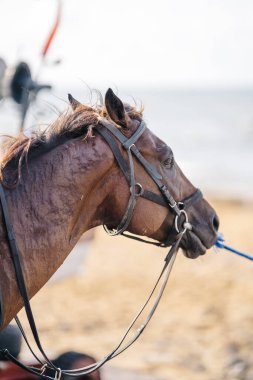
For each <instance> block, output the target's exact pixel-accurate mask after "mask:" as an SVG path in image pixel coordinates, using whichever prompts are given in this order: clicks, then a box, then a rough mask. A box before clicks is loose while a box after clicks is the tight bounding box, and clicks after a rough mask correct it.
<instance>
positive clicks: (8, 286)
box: [0, 89, 218, 328]
mask: <svg viewBox="0 0 253 380" xmlns="http://www.w3.org/2000/svg"><path fill="white" fill-rule="evenodd" d="M70 100H71V105H72V109H73V112H71V113H66V114H64V115H62V116H60V117H59V118H58V119H57V120H56V122H55V123H53V124H52V125H51V126H50V127H48V128H47V129H46V130H45V131H43V132H37V134H35V135H33V136H32V137H30V138H28V137H25V136H19V137H18V138H12V139H11V140H10V142H9V144H8V145H7V146H6V147H5V151H4V155H3V158H2V163H1V177H2V178H1V179H2V183H3V185H4V187H5V193H6V198H7V204H8V207H9V212H10V216H11V221H12V224H13V229H14V232H15V235H16V240H17V246H18V248H19V251H20V257H21V263H22V266H23V270H24V276H25V281H26V285H27V290H28V294H29V298H31V297H33V296H34V295H35V294H36V292H37V291H38V290H39V289H40V288H41V287H42V286H43V285H44V284H45V283H46V282H47V281H48V279H49V278H50V277H51V276H52V275H53V273H54V272H55V271H56V270H57V268H59V266H60V265H61V264H62V263H63V261H64V259H65V258H66V256H67V255H68V254H69V253H70V251H71V250H72V248H73V247H74V246H75V244H76V243H77V241H78V239H79V238H80V236H81V235H82V234H83V233H84V232H85V231H88V230H89V229H91V228H93V227H95V226H99V225H102V224H105V225H108V226H111V227H113V226H117V225H118V224H119V223H120V221H121V219H122V215H123V214H124V212H125V209H126V205H127V203H128V199H129V194H130V193H129V185H128V183H127V181H126V178H125V176H124V174H123V173H122V171H121V169H120V168H119V166H118V164H117V162H116V160H115V158H114V155H113V154H112V151H111V149H110V147H109V146H108V144H107V143H106V141H105V140H104V139H103V137H102V136H101V135H100V134H98V133H97V130H98V129H99V127H100V125H101V120H107V121H108V122H110V123H111V124H112V125H114V126H116V127H117V128H118V129H119V130H120V131H121V132H122V133H123V134H124V135H125V136H127V137H130V136H132V135H133V133H134V132H135V131H136V130H137V128H138V126H139V125H140V123H141V121H142V112H139V111H137V110H136V109H135V108H133V107H131V106H129V105H123V103H122V102H121V100H120V99H119V98H118V97H117V96H116V95H115V94H114V93H113V92H112V90H110V89H109V90H108V91H107V93H106V96H105V105H104V106H96V107H89V106H86V105H82V104H80V103H78V102H77V101H76V100H74V99H73V98H72V97H70ZM94 126H95V127H96V128H94ZM115 142H116V144H117V145H118V148H119V150H120V151H121V153H122V155H123V156H125V157H126V151H125V150H124V149H123V148H122V146H121V145H120V143H119V142H118V141H117V140H116V139H115ZM136 147H138V149H139V150H140V152H141V153H142V155H143V156H144V157H145V159H146V160H147V161H148V162H149V163H150V164H152V165H153V167H155V168H156V171H157V172H158V173H160V175H161V176H162V178H163V181H164V183H165V184H166V186H167V187H168V189H169V190H170V192H171V194H172V195H173V197H174V198H175V199H176V200H181V199H183V198H186V197H188V196H189V195H191V194H192V193H193V192H194V191H195V190H196V189H195V188H194V186H193V185H192V184H191V183H190V182H189V181H188V179H187V178H186V177H185V176H184V174H183V173H182V171H181V170H180V168H179V167H178V165H177V164H176V162H175V160H174V157H173V153H172V150H171V149H170V148H169V147H168V146H167V145H166V144H165V143H164V142H163V141H161V140H160V139H159V138H158V137H156V136H155V135H154V134H153V133H152V132H151V131H150V130H148V129H146V130H145V131H144V133H143V134H142V136H141V137H140V138H139V139H138V141H137V142H136ZM134 166H135V176H136V179H137V180H138V182H140V183H141V184H142V186H143V188H145V189H148V190H150V191H152V192H153V193H156V194H160V191H159V189H158V188H157V186H156V184H155V183H154V181H153V180H152V179H151V177H150V176H149V174H148V173H147V172H146V171H145V170H144V168H143V166H142V165H141V164H140V163H139V162H137V161H135V162H134ZM187 213H188V216H189V220H190V222H191V224H192V231H187V233H186V234H185V236H184V238H183V240H182V243H181V246H182V248H183V249H184V252H185V255H186V256H187V257H190V258H195V257H197V256H199V255H202V254H204V253H205V251H206V249H207V248H210V247H211V246H212V245H213V244H214V242H215V240H216V234H217V229H218V218H217V216H216V214H215V211H214V210H213V208H212V207H211V206H210V205H209V204H208V203H207V202H206V201H205V200H204V199H203V198H201V199H198V200H197V201H196V202H194V203H192V205H190V206H189V207H188V209H187ZM173 221H174V214H173V212H172V210H171V209H170V210H168V209H166V208H165V207H162V206H160V205H159V204H156V203H153V202H151V201H149V200H147V199H143V198H141V197H139V199H138V201H137V204H136V208H135V210H134V213H133V217H132V219H131V222H130V224H129V226H128V231H130V232H132V233H135V234H138V235H145V236H147V237H150V238H153V239H156V240H158V241H160V242H163V241H165V240H167V237H168V233H169V231H171V226H172V225H173ZM0 262H1V267H0V295H1V301H2V302H1V305H2V310H1V313H0V314H1V328H3V327H4V326H6V325H7V324H8V323H9V322H10V320H11V319H12V318H13V317H14V316H15V315H16V314H17V313H18V311H19V310H20V309H21V308H22V306H23V305H22V301H21V297H20V293H19V290H18V287H17V282H16V277H15V272H14V268H13V263H12V260H11V257H10V252H9V248H8V244H7V241H6V230H5V228H4V226H3V222H2V217H1V224H0Z"/></svg>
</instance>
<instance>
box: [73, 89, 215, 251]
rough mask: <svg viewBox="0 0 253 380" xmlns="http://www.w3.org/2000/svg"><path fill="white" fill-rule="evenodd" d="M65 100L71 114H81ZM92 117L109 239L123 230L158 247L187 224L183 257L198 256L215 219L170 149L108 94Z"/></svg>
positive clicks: (75, 104)
mask: <svg viewBox="0 0 253 380" xmlns="http://www.w3.org/2000/svg"><path fill="white" fill-rule="evenodd" d="M69 99H70V102H71V105H72V108H73V109H74V110H75V109H77V110H78V109H79V110H81V109H82V108H81V107H82V106H81V105H80V104H79V103H78V102H77V101H76V100H75V99H74V98H72V97H71V96H70V98H69ZM79 105H80V107H79ZM91 111H92V109H91ZM98 114H99V115H98V119H97V121H96V125H97V127H96V131H97V132H98V134H99V135H100V139H99V141H100V143H99V144H100V146H101V143H102V144H103V145H102V148H100V150H99V152H100V156H103V157H107V161H106V162H107V165H108V167H104V170H105V171H106V178H107V179H106V181H107V182H106V189H105V190H103V199H104V202H103V205H102V207H100V208H99V209H100V210H103V212H102V214H101V215H102V217H101V218H100V220H101V223H104V225H106V226H107V227H109V229H111V230H112V229H114V232H115V234H118V233H121V232H123V231H125V230H127V231H130V232H132V233H134V234H137V235H142V236H147V237H150V238H153V239H155V240H158V241H159V242H161V243H162V244H164V246H167V245H170V244H172V243H173V242H174V241H175V239H176V237H177V235H178V233H179V232H181V231H183V230H184V229H185V226H186V224H187V227H188V229H187V232H186V233H185V234H184V236H183V239H182V241H181V247H182V248H183V250H184V252H185V254H186V256H187V257H190V258H195V257H198V256H199V255H203V254H204V253H205V252H206V249H207V248H210V247H212V246H213V245H214V243H215V241H216V238H217V231H218V225H219V220H218V217H217V215H216V213H215V211H214V210H213V208H212V207H211V206H210V205H209V204H208V203H207V202H206V201H205V200H204V199H203V198H202V194H201V192H200V191H197V189H196V188H195V187H194V186H193V185H192V184H191V182H190V181H189V180H188V179H187V178H186V177H185V175H184V174H183V173H182V171H181V169H180V168H179V166H178V165H177V163H176V161H175V159H174V155H173V152H172V150H171V148H170V147H169V146H168V145H167V144H165V143H164V142H163V141H162V140H161V139H159V138H158V137H157V136H156V135H155V134H153V133H152V132H151V131H150V130H149V129H148V128H146V125H145V123H144V122H143V120H142V113H141V112H137V111H136V109H135V108H133V107H130V106H129V105H127V104H125V105H124V104H123V103H122V101H121V100H120V99H119V98H118V97H117V96H116V95H115V94H114V93H113V91H112V90H110V89H109V90H108V91H107V93H106V96H105V106H104V107H101V108H100V109H99V110H98ZM97 138H98V137H97ZM97 138H96V141H97ZM101 149H102V151H101ZM102 153H103V154H102ZM104 165H105V162H104ZM105 166H106V165H105ZM97 175H99V173H98V174H97ZM105 193H106V194H105ZM186 222H189V223H186ZM185 223H186V224H185Z"/></svg>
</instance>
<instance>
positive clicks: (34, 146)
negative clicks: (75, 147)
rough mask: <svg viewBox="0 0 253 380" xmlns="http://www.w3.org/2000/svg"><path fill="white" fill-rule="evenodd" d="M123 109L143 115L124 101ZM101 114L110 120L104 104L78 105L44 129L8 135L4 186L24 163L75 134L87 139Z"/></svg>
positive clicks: (2, 173) (2, 162) (12, 181)
mask: <svg viewBox="0 0 253 380" xmlns="http://www.w3.org/2000/svg"><path fill="white" fill-rule="evenodd" d="M125 110H126V112H127V113H128V115H129V116H130V117H131V118H136V117H137V118H138V117H139V118H140V117H142V110H140V111H138V110H137V109H136V108H135V107H132V106H129V105H128V104H125ZM101 117H103V118H106V119H107V120H110V121H111V119H110V117H109V115H108V113H107V112H106V108H105V107H104V106H100V105H95V106H89V105H82V104H80V105H79V106H78V107H77V108H76V109H75V110H74V111H73V110H71V111H70V110H68V111H66V112H64V113H62V114H61V115H60V116H59V117H58V118H57V119H56V120H55V121H54V122H53V123H52V124H50V125H49V126H48V127H46V128H44V129H43V130H40V129H38V130H36V131H33V132H32V134H31V136H26V135H25V134H24V133H20V134H19V135H17V136H7V137H6V139H5V141H4V143H3V144H2V146H1V152H2V158H1V160H0V165H1V168H0V180H2V182H3V183H4V185H5V186H7V187H12V186H15V185H16V184H17V183H18V181H19V180H20V178H21V171H22V167H23V164H24V163H28V161H29V160H31V159H32V158H34V157H38V156H40V155H42V154H45V153H47V152H49V151H50V150H52V149H54V148H55V147H57V146H59V145H61V144H64V143H65V142H66V141H68V140H70V139H74V138H78V137H80V138H83V139H84V140H86V139H89V138H90V137H92V135H93V134H92V128H93V127H94V126H97V125H98V124H99V120H100V119H101ZM111 122H112V121H111ZM119 128H120V127H119ZM13 177H15V179H13Z"/></svg>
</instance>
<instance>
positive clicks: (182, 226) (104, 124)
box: [0, 119, 202, 380]
mask: <svg viewBox="0 0 253 380" xmlns="http://www.w3.org/2000/svg"><path fill="white" fill-rule="evenodd" d="M95 129H96V132H97V133H99V134H100V135H101V136H102V137H103V138H104V140H105V141H106V142H107V144H108V145H109V146H110V148H111V150H112V152H113V154H114V157H115V159H116V161H117V163H118V165H119V167H120V168H121V170H122V172H123V173H124V175H125V177H126V180H127V182H128V184H129V187H130V197H129V201H128V204H127V207H126V211H125V213H124V215H123V218H122V220H121V222H120V223H119V225H118V227H117V228H113V229H109V228H108V227H106V226H104V228H105V230H106V232H107V233H109V235H111V236H115V235H119V234H121V235H124V236H126V237H129V238H132V239H136V240H139V241H144V242H146V243H151V244H155V245H157V246H160V247H167V246H169V245H172V246H171V248H170V250H169V253H168V254H167V256H166V257H165V263H164V266H163V268H162V271H161V274H160V275H159V277H158V280H157V282H156V283H155V286H154V288H153V289H152V291H151V293H150V294H149V296H148V299H147V301H146V302H145V304H144V305H143V307H142V308H141V309H140V311H139V312H138V314H137V315H136V317H135V318H134V319H133V321H132V322H131V324H130V325H129V327H128V329H127V330H126V333H125V334H124V335H123V337H122V339H121V341H120V342H119V344H118V345H117V346H116V347H115V348H114V349H113V350H112V351H111V352H110V353H109V354H108V355H106V356H105V357H104V358H103V359H101V360H99V361H97V362H96V363H94V364H92V365H89V366H86V367H83V368H79V369H76V370H63V369H60V368H57V367H55V365H54V364H53V363H52V362H51V360H50V359H49V358H48V357H47V355H46V353H45V351H44V349H43V347H42V345H41V342H40V338H39V334H38V331H37V327H36V324H35V320H34V317H33V313H32V309H31V305H30V301H29V297H28V293H27V289H26V284H25V280H24V274H23V270H22V265H21V261H20V257H19V251H18V247H17V244H16V240H15V234H14V231H13V227H12V223H11V220H10V215H9V211H8V206H7V202H6V197H5V193H4V189H3V186H2V184H1V183H0V201H1V207H2V211H3V220H4V224H5V228H6V233H7V241H8V245H9V250H10V254H11V258H12V261H13V265H14V268H15V273H16V279H17V283H18V287H19V291H20V294H21V297H22V299H23V303H24V307H25V311H26V316H27V319H28V321H29V325H30V329H31V332H32V335H33V338H34V341H35V343H36V346H37V349H38V351H39V352H40V355H41V356H42V358H43V359H42V360H41V359H39V358H38V356H37V355H36V354H35V353H34V351H33V349H32V347H31V345H30V343H29V342H28V339H27V337H26V334H25V332H24V329H23V327H22V325H21V323H20V321H19V319H18V317H17V316H16V317H15V320H16V322H17V325H18V327H19V329H20V331H21V333H22V335H23V337H24V339H25V342H26V344H27V346H28V348H29V349H30V351H31V353H32V355H33V356H34V358H35V359H36V361H38V364H39V366H40V368H37V367H33V366H27V365H25V364H23V363H22V362H20V361H19V360H17V359H16V358H14V357H13V356H12V355H11V354H10V352H9V351H8V350H7V349H5V350H0V352H1V353H2V355H4V356H5V357H6V358H7V359H9V360H11V361H12V362H14V363H15V364H17V365H18V366H19V367H21V368H23V369H25V370H26V371H28V372H30V373H32V374H34V375H37V376H39V377H40V378H41V379H48V380H60V379H61V377H62V375H67V376H71V377H78V376H83V375H87V374H89V373H91V372H93V371H95V370H97V369H99V368H100V367H101V366H102V365H103V364H105V363H106V362H108V361H109V360H111V359H113V358H114V357H116V356H118V355H119V354H121V353H122V352H123V351H125V350H126V349H127V348H128V347H130V346H131V345H132V344H133V343H134V342H135V341H136V340H137V339H138V338H139V336H140V335H141V334H142V332H143V331H144V329H145V328H146V326H147V325H148V323H149V321H150V320H151V318H152V316H153V314H154V312H155V310H156V308H157V306H158V304H159V301H160V299H161V297H162V295H163V292H164V289H165V287H166V284H167V282H168V279H169V275H170V272H171V269H172V266H173V263H174V261H175V258H176V255H177V251H178V249H179V245H180V242H181V240H182V237H183V236H184V234H185V233H186V231H187V230H191V229H192V226H191V224H190V222H189V220H188V215H187V212H186V208H187V206H188V205H191V204H192V203H193V202H196V201H197V200H199V199H200V198H201V197H202V193H201V191H200V190H196V191H195V192H194V193H193V194H192V195H190V196H189V197H187V198H185V199H184V200H183V201H180V202H177V201H175V199H174V198H173V196H172V195H171V194H170V192H169V190H168V188H167V187H166V185H165V184H164V183H163V181H162V179H163V178H162V176H161V174H160V173H159V172H158V171H157V170H156V168H155V167H154V166H153V165H151V164H150V163H149V162H148V161H147V160H146V159H145V158H144V157H143V155H142V154H141V152H140V151H139V150H138V148H137V147H136V145H135V142H136V141H137V140H138V139H139V138H140V136H141V135H142V134H143V132H144V131H145V129H146V124H145V123H144V122H143V121H142V122H141V123H140V125H139V127H138V129H137V130H136V131H135V132H134V133H133V135H132V136H131V137H130V138H127V137H126V136H125V135H124V134H123V133H122V132H121V131H120V130H119V129H118V128H117V127H116V126H114V125H112V124H110V123H109V122H108V121H107V120H106V119H101V120H100V124H99V126H97V127H95ZM116 140H118V141H119V142H120V143H121V145H122V146H123V147H124V149H125V150H126V152H127V155H128V161H127V160H125V158H124V157H123V155H122V153H121V150H120V149H119V147H118V144H117V143H116ZM133 156H134V157H135V159H137V160H138V161H139V162H140V163H141V165H142V166H143V167H144V169H145V170H146V172H147V173H148V174H149V176H150V177H151V178H152V180H153V181H154V182H155V183H156V185H157V187H158V188H159V190H160V192H161V195H158V194H156V193H153V192H151V191H148V190H145V189H143V187H142V185H141V184H140V183H138V182H136V179H135V174H134V159H133ZM139 197H143V198H145V199H148V200H149V201H152V202H155V203H157V204H159V205H161V206H164V207H166V208H167V209H169V210H170V211H172V212H173V213H174V214H175V218H174V225H173V227H172V229H173V230H174V231H175V232H176V237H175V239H174V241H173V242H171V237H170V233H171V232H172V231H169V233H168V238H167V239H166V241H164V242H162V243H160V242H151V241H146V240H143V239H142V238H139V237H135V236H132V235H128V234H126V233H125V231H126V229H127V228H128V226H129V224H130V222H131V219H132V216H133V213H134V209H135V205H136V202H137V199H138V198H139ZM162 279H163V282H162V283H161V285H160V288H159V289H158V286H159V284H160V282H161V280H162ZM155 293H157V295H156V298H155V300H154V303H153V306H150V311H149V313H148V315H147V317H146V319H145V320H144V322H143V323H142V324H141V325H140V327H139V328H138V329H137V331H136V332H135V333H134V335H133V337H131V338H128V336H129V334H130V332H131V331H132V329H133V327H134V325H135V324H136V323H137V321H138V320H139V318H140V316H141V315H142V313H143V311H144V310H145V309H146V308H147V306H148V304H149V303H150V301H151V299H152V298H153V296H154V295H155ZM127 338H128V339H127Z"/></svg>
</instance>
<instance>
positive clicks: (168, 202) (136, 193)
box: [96, 119, 202, 247]
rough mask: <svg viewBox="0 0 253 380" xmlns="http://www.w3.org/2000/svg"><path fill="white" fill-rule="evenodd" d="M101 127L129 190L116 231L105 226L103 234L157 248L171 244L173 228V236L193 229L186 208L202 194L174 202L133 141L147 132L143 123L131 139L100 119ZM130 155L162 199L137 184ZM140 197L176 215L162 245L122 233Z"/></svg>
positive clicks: (197, 192)
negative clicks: (122, 236)
mask: <svg viewBox="0 0 253 380" xmlns="http://www.w3.org/2000/svg"><path fill="white" fill-rule="evenodd" d="M100 123H101V124H102V126H99V127H97V128H96V130H97V132H98V133H99V134H100V135H101V136H102V137H103V138H104V139H105V141H106V142H107V144H108V145H109V146H110V148H111V151H112V153H113V154H114V157H115V159H116V161H117V162H118V165H119V167H120V168H121V171H122V172H123V174H124V175H125V177H126V180H127V182H128V184H129V186H130V198H129V201H128V204H127V207H126V211H125V213H124V215H123V218H122V220H121V222H120V223H119V225H118V227H116V228H113V229H109V228H108V227H107V226H105V225H104V229H105V231H106V232H107V233H108V234H109V235H111V236H115V235H120V234H122V235H124V236H126V237H129V238H132V239H135V240H139V241H143V242H145V243H149V244H154V245H157V246H160V247H168V246H169V245H171V244H172V241H171V235H172V232H173V228H174V231H175V232H176V233H179V232H180V231H181V226H183V230H184V232H186V230H191V229H192V226H191V224H190V222H189V219H188V215H187V212H186V206H188V205H190V204H192V203H193V202H196V201H198V200H199V199H201V198H202V193H201V191H200V190H199V189H197V190H196V191H195V192H194V193H193V194H192V195H190V196H189V197H187V198H185V199H183V200H181V201H175V199H174V197H173V196H172V195H171V193H170V191H169V190H168V188H167V186H166V185H165V184H164V182H163V177H162V175H161V174H160V173H159V172H158V171H157V169H156V168H155V167H154V166H153V165H151V164H150V163H149V162H148V161H147V160H146V159H145V158H144V157H143V155H142V154H141V152H140V151H139V150H138V148H137V147H136V145H135V143H136V141H138V139H139V138H140V137H141V135H142V134H143V132H144V131H145V129H146V123H145V122H144V121H142V122H141V123H140V125H139V127H138V128H137V130H136V131H135V132H134V134H133V135H132V136H131V137H130V138H127V137H126V136H125V135H124V134H123V133H122V132H121V131H120V130H119V129H118V128H117V127H115V126H114V125H112V124H110V123H109V122H108V121H107V120H106V119H101V120H100ZM113 137H115V138H116V139H117V140H118V141H119V142H120V143H121V145H122V147H123V148H124V149H125V150H126V152H127V155H128V162H127V161H126V160H125V158H124V156H123V155H122V153H121V150H120V149H119V147H118V145H117V144H116V142H115V139H114V138H113ZM133 155H134V157H135V158H136V159H137V161H139V162H140V164H141V165H142V166H143V168H144V169H145V171H146V172H147V173H148V174H149V176H150V177H151V178H152V180H153V181H154V182H155V184H156V185H157V187H158V189H159V190H160V192H161V195H158V194H156V193H153V192H152V191H149V190H146V189H143V187H142V185H141V184H140V183H139V182H136V179H135V173H134V161H133ZM139 197H142V198H145V199H148V200H149V201H152V202H154V203H157V204H159V205H160V206H163V207H166V208H167V209H168V208H169V209H170V211H172V212H173V213H174V214H175V218H174V225H173V228H172V229H170V231H169V232H168V238H167V239H166V240H165V241H164V242H158V243H157V242H150V241H147V240H144V239H141V238H139V237H138V238H137V237H133V236H132V235H129V234H126V233H124V232H125V231H126V229H127V228H128V226H129V224H130V222H131V219H132V216H133V212H134V209H135V206H136V202H137V199H138V198H139ZM182 219H183V220H182Z"/></svg>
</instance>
